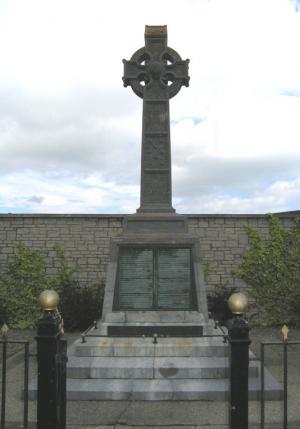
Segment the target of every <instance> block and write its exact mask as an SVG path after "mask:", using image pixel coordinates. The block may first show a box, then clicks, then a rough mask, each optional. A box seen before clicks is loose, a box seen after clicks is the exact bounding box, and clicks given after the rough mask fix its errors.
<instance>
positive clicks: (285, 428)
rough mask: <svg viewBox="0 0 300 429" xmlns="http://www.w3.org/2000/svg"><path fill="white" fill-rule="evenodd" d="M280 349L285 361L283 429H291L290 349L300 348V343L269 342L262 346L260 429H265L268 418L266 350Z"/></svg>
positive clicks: (283, 363) (283, 361) (283, 369)
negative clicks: (289, 406)
mask: <svg viewBox="0 0 300 429" xmlns="http://www.w3.org/2000/svg"><path fill="white" fill-rule="evenodd" d="M274 346H275V347H278V348H282V352H283V359H282V373H283V381H282V384H283V386H282V387H283V398H282V399H283V418H282V423H281V424H282V429H288V428H289V426H288V425H289V422H288V349H289V347H291V346H300V341H287V340H283V341H268V342H262V343H261V344H260V357H261V361H260V372H261V380H260V381H261V386H260V387H261V395H260V401H261V404H260V413H261V415H260V429H265V425H266V416H265V402H266V401H265V366H266V362H265V361H266V354H265V350H266V348H267V347H274Z"/></svg>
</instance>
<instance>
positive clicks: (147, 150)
mask: <svg viewBox="0 0 300 429" xmlns="http://www.w3.org/2000/svg"><path fill="white" fill-rule="evenodd" d="M123 63H124V76H123V82H124V86H129V85H130V86H131V88H132V89H133V91H134V92H135V94H136V95H138V96H139V97H141V98H142V99H143V130H142V165H141V205H140V208H139V209H138V210H137V211H138V212H152V213H153V212H154V213H155V212H157V213H160V212H169V213H172V212H174V211H175V210H174V209H173V208H172V182H171V147H170V116H169V99H170V98H172V97H174V96H175V95H176V94H177V93H178V92H179V90H180V88H181V87H182V85H185V86H188V85H189V79H190V78H189V76H188V64H189V60H184V61H183V60H182V59H181V57H180V55H179V54H178V53H177V52H176V51H174V50H173V49H171V48H169V47H168V46H167V26H166V25H164V26H148V25H146V27H145V46H144V47H143V48H141V49H139V50H138V51H136V52H135V53H134V54H133V55H132V57H131V59H130V61H127V60H123Z"/></svg>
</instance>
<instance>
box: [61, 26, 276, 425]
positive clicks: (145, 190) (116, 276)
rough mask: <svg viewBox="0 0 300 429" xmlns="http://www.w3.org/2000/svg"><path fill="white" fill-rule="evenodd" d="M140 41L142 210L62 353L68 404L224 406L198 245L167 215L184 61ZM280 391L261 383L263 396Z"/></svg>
mask: <svg viewBox="0 0 300 429" xmlns="http://www.w3.org/2000/svg"><path fill="white" fill-rule="evenodd" d="M145 40H146V44H145V47H144V48H142V49H140V50H138V51H137V52H136V53H135V54H134V55H133V56H132V58H131V60H130V61H125V60H124V69H125V70H124V77H123V81H124V85H125V86H127V85H130V86H131V87H132V89H133V90H134V92H135V93H136V94H137V95H138V96H140V97H142V98H143V103H144V111H143V140H142V174H141V176H142V180H141V204H140V208H139V209H138V210H137V213H136V214H133V215H129V216H127V217H126V220H125V225H124V232H123V234H122V235H121V236H120V237H118V238H117V239H114V240H112V242H111V255H110V261H109V264H108V271H107V281H106V289H105V297H104V305H103V314H102V320H101V322H100V323H98V324H96V326H95V327H94V328H92V329H91V330H90V331H89V333H88V335H87V334H85V335H83V336H82V338H81V339H79V340H77V341H76V342H75V343H74V344H73V345H72V346H71V349H70V350H69V353H68V355H69V361H68V378H69V380H68V399H69V400H117V401H120V400H127V401H128V400H130V401H132V400H142V401H144V400H150V401H157V400H205V401H208V400H223V399H226V397H227V395H228V391H229V390H228V359H227V354H228V345H227V344H224V342H223V338H222V336H220V333H221V332H219V331H218V330H214V333H215V334H218V335H219V337H217V338H211V337H210V338H206V337H203V334H211V333H212V332H213V328H212V326H211V325H210V323H209V321H208V316H207V303H206V293H205V285H204V280H203V275H202V269H201V260H200V256H199V239H197V238H195V237H193V236H192V235H191V234H189V232H188V228H187V221H186V218H185V217H184V216H181V215H177V214H175V211H174V209H173V208H172V198H171V155H170V122H169V98H171V97H173V96H174V95H175V94H177V92H178V91H179V90H180V88H181V86H182V85H188V81H189V77H188V60H186V61H182V60H181V58H180V56H179V55H178V54H177V53H176V52H175V51H173V50H172V49H170V48H169V47H168V46H167V28H166V27H165V26H159V27H157V26H156V27H152V26H151V27H149V26H146V33H145ZM150 336H153V337H154V338H148V337H150ZM118 337H123V338H118ZM134 337H138V338H134ZM171 337H172V338H171ZM173 337H177V338H173ZM187 337H190V338H187ZM195 337H198V338H195ZM258 367H259V363H258V362H254V363H253V364H252V368H251V374H252V380H250V391H251V394H252V395H253V394H254V395H257V391H258V387H259V379H258V377H257V374H258V372H257V369H258ZM265 373H266V372H265ZM266 385H267V384H266ZM279 392H280V390H279V387H278V383H277V385H276V384H274V383H273V384H270V383H269V382H268V392H267V393H268V398H270V397H271V396H272V395H273V397H277V396H278V393H279ZM276 395H277V396H276ZM206 404H207V402H205V404H204V407H207V405H206ZM224 406H225V408H226V409H227V404H226V403H224ZM217 409H218V413H219V411H220V403H218V405H217ZM122 417H123V414H122Z"/></svg>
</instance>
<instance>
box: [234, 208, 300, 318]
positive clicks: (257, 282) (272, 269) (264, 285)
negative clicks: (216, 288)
mask: <svg viewBox="0 0 300 429" xmlns="http://www.w3.org/2000/svg"><path fill="white" fill-rule="evenodd" d="M268 220H269V237H268V240H267V241H266V242H264V241H263V240H262V238H261V237H260V235H259V234H258V232H257V231H256V230H255V229H254V228H253V227H251V226H249V225H247V226H246V227H245V228H246V230H247V233H248V236H249V238H250V248H249V249H248V250H247V251H246V252H245V254H244V256H243V261H242V263H241V265H240V266H239V267H238V268H236V269H235V270H234V273H235V274H236V275H237V276H238V277H240V278H241V279H243V280H244V281H245V282H246V283H247V284H248V285H250V286H251V288H250V290H249V292H250V294H252V296H253V297H254V298H255V301H256V303H257V305H258V308H259V309H260V310H261V314H262V316H263V317H264V318H265V320H264V323H265V324H282V323H287V322H299V321H300V314H299V309H300V219H296V221H295V224H294V226H293V227H292V228H289V229H286V228H284V227H283V226H282V224H281V222H280V220H279V218H277V217H275V216H273V215H269V217H268Z"/></svg>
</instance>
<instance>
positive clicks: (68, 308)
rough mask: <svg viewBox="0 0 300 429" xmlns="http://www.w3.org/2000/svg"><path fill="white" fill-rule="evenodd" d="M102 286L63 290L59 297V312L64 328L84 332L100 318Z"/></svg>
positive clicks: (75, 287) (76, 285) (74, 287)
mask: <svg viewBox="0 0 300 429" xmlns="http://www.w3.org/2000/svg"><path fill="white" fill-rule="evenodd" d="M103 291H104V287H103V285H101V284H100V285H92V286H80V285H79V284H78V283H77V284H76V283H74V284H73V285H72V287H67V288H65V289H63V291H62V293H61V295H60V304H59V311H60V312H61V314H62V317H63V319H64V326H65V328H66V329H67V330H69V331H74V330H81V331H83V330H85V329H87V328H88V327H89V326H90V325H91V324H92V323H93V321H94V320H98V319H99V318H100V317H101V310H102V302H103Z"/></svg>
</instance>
